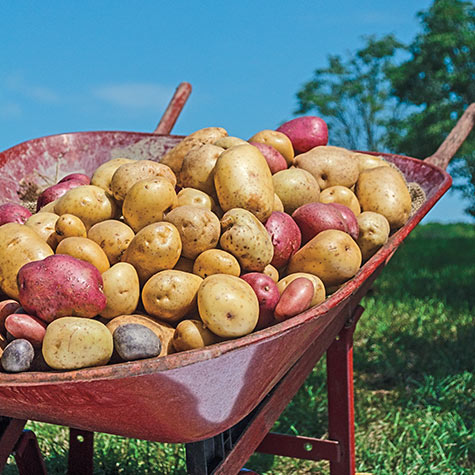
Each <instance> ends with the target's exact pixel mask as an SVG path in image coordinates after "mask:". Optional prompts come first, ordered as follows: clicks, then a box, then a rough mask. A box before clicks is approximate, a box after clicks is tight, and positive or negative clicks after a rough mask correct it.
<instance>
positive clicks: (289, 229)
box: [265, 211, 302, 269]
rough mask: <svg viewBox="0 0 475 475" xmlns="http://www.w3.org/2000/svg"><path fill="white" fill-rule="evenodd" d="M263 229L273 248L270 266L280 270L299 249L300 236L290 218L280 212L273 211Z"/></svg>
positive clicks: (298, 230)
mask: <svg viewBox="0 0 475 475" xmlns="http://www.w3.org/2000/svg"><path fill="white" fill-rule="evenodd" d="M265 228H266V229H267V232H268V233H269V235H270V237H271V239H272V245H273V246H274V257H273V258H272V261H271V265H273V266H274V267H275V268H277V269H280V268H282V267H283V266H285V264H287V262H288V260H289V259H290V258H291V257H292V255H293V254H295V253H296V252H297V251H298V249H299V248H300V244H301V243H302V234H301V232H300V229H299V227H298V226H297V223H296V222H295V221H294V220H293V219H292V217H291V216H290V215H288V214H287V213H283V212H282V211H273V212H272V214H271V215H270V216H269V218H268V219H267V221H266V224H265Z"/></svg>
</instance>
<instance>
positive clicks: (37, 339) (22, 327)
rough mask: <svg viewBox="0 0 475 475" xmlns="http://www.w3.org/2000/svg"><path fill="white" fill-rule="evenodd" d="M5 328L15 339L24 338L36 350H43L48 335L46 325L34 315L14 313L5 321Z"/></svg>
mask: <svg viewBox="0 0 475 475" xmlns="http://www.w3.org/2000/svg"><path fill="white" fill-rule="evenodd" d="M5 328H6V329H7V331H8V333H10V335H12V336H13V337H14V338H24V339H25V340H28V341H29V342H30V343H31V344H32V345H33V346H34V347H35V348H41V343H42V342H43V338H44V336H45V333H46V323H45V322H43V321H42V320H40V319H39V318H37V317H34V316H33V315H26V314H24V313H12V314H11V315H8V317H7V318H6V320H5Z"/></svg>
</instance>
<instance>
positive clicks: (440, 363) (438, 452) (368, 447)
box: [4, 224, 475, 475]
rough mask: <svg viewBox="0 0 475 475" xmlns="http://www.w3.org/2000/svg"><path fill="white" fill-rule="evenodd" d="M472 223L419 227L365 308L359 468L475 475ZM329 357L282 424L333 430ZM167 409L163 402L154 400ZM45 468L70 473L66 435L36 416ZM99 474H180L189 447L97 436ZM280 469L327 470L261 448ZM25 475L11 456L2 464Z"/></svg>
mask: <svg viewBox="0 0 475 475" xmlns="http://www.w3.org/2000/svg"><path fill="white" fill-rule="evenodd" d="M474 287H475V226H473V225H470V224H451V225H440V224H427V225H420V226H419V227H418V228H416V230H415V231H414V232H413V233H412V234H411V235H410V236H409V237H408V238H407V239H406V241H405V243H404V244H403V245H402V246H401V247H400V248H399V249H398V251H397V253H396V255H395V256H394V257H393V259H392V260H391V262H390V263H389V265H388V266H387V268H386V269H385V270H384V271H383V273H382V275H381V276H380V277H379V278H378V280H377V282H376V284H375V286H374V288H373V290H372V291H371V293H370V294H369V295H368V296H366V297H365V299H364V300H363V302H362V305H363V306H364V307H365V312H364V314H363V316H362V318H361V320H360V323H359V324H358V327H357V330H356V333H355V350H354V370H355V419H356V459H357V470H358V471H361V472H372V473H374V474H377V475H386V474H387V475H389V474H391V475H394V474H417V475H419V474H449V473H450V474H471V473H474V471H475V438H474V422H475V376H474V362H475V325H474V323H473V313H474V309H475V289H474ZM325 391H326V389H325V367H324V361H321V362H320V363H319V364H318V365H317V367H316V368H315V370H314V371H313V373H312V374H311V375H310V376H309V378H308V379H307V381H306V382H305V384H304V386H303V387H302V388H301V389H300V391H299V392H298V393H297V395H296V396H295V398H294V399H293V401H292V403H291V404H290V405H289V406H288V407H287V409H286V410H285V412H284V413H283V414H282V416H281V417H280V419H279V420H278V421H277V423H276V425H275V428H274V430H275V431H278V432H285V433H289V434H299V435H307V436H315V437H320V436H322V435H324V434H325V431H326V417H327V415H326V393H325ZM157 404H160V401H157ZM29 427H30V428H32V429H33V430H34V431H35V432H36V434H37V437H38V438H39V439H40V446H41V449H42V451H43V454H44V455H45V457H46V462H47V468H48V472H49V473H52V474H53V473H58V474H60V473H64V472H65V467H66V464H67V459H66V454H67V445H68V444H67V436H68V433H67V430H66V429H64V428H62V427H57V426H52V425H48V424H39V423H29ZM94 464H95V473H97V474H138V473H143V474H170V475H171V474H184V473H186V469H185V463H184V447H183V446H182V445H168V444H158V443H153V442H147V441H138V440H134V439H125V438H122V437H115V436H109V435H105V434H96V436H95V460H94ZM246 467H247V468H252V469H254V470H256V471H257V472H259V473H261V474H262V475H264V474H272V475H278V474H282V475H289V474H315V475H316V474H320V473H321V474H326V473H328V463H326V462H319V463H315V462H307V461H300V460H293V459H288V458H283V457H273V456H268V455H259V454H257V455H254V456H253V457H252V458H251V460H250V461H249V463H248V464H247V465H246ZM4 473H5V474H14V473H17V471H16V467H15V466H14V463H11V464H10V465H9V466H8V467H7V468H6V469H5V471H4Z"/></svg>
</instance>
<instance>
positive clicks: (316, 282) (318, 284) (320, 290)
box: [277, 272, 326, 307]
mask: <svg viewBox="0 0 475 475" xmlns="http://www.w3.org/2000/svg"><path fill="white" fill-rule="evenodd" d="M299 277H305V278H307V279H309V280H310V281H311V282H312V283H313V288H314V293H313V298H312V300H311V302H310V307H314V306H315V305H318V304H319V303H322V302H323V301H324V300H325V298H326V291H325V286H324V285H323V282H322V280H321V279H320V278H319V277H317V276H316V275H313V274H308V273H306V272H295V273H293V274H288V275H287V276H285V277H284V278H283V279H281V280H279V282H277V288H278V289H279V292H280V293H281V294H283V293H284V290H285V289H286V288H287V286H288V285H289V284H290V283H291V282H293V281H294V280H295V279H298V278H299Z"/></svg>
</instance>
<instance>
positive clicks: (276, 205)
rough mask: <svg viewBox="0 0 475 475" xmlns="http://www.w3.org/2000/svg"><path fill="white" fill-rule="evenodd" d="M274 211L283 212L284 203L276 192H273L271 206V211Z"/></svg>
mask: <svg viewBox="0 0 475 475" xmlns="http://www.w3.org/2000/svg"><path fill="white" fill-rule="evenodd" d="M274 211H280V212H281V213H283V212H284V204H283V203H282V200H281V199H280V198H279V195H278V194H277V193H274V207H273V208H272V212H274Z"/></svg>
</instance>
